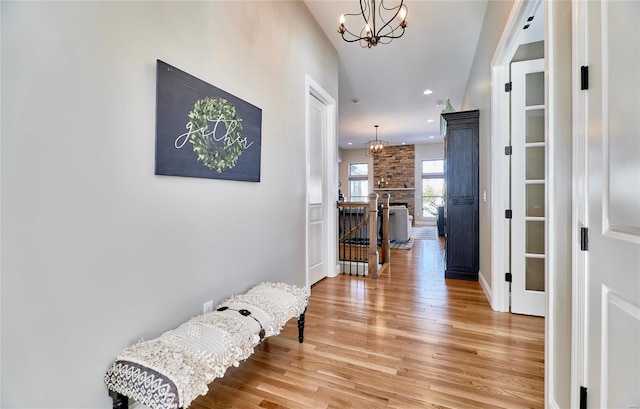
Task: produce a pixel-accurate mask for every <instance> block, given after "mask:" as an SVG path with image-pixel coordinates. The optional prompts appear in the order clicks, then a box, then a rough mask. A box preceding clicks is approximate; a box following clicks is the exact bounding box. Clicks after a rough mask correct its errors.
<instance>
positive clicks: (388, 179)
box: [373, 145, 416, 221]
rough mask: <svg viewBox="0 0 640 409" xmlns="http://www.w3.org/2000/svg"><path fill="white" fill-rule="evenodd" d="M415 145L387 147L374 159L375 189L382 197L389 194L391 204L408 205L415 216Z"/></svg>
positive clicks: (414, 218) (410, 212)
mask: <svg viewBox="0 0 640 409" xmlns="http://www.w3.org/2000/svg"><path fill="white" fill-rule="evenodd" d="M415 154H416V151H415V145H398V146H385V148H384V149H383V150H382V152H380V153H376V154H375V155H374V157H373V188H374V191H375V192H376V193H377V194H379V195H382V194H383V193H385V192H388V193H389V194H390V195H391V200H390V202H391V203H398V204H400V203H402V204H407V208H408V209H409V214H410V215H412V216H413V220H414V221H415V220H416V214H415V198H414V197H415V187H416V186H415V184H416V180H415V156H416V155H415Z"/></svg>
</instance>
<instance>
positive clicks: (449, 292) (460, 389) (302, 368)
mask: <svg viewBox="0 0 640 409" xmlns="http://www.w3.org/2000/svg"><path fill="white" fill-rule="evenodd" d="M391 259H392V264H391V269H390V271H385V272H384V273H383V275H382V276H381V277H380V278H379V279H378V280H375V279H370V278H362V277H358V278H356V277H349V276H339V277H336V278H330V279H325V280H323V281H321V282H319V283H318V284H317V285H315V286H314V287H313V288H312V291H311V297H310V299H309V307H308V310H307V315H306V330H305V342H304V343H303V344H298V341H297V327H296V322H295V321H296V320H295V319H292V320H290V321H289V322H288V323H287V325H286V326H285V328H284V330H283V332H282V334H280V335H279V336H277V337H271V338H269V339H267V340H266V341H265V342H264V344H263V345H262V350H257V351H256V352H255V353H254V354H253V355H252V356H251V358H249V359H248V360H247V361H246V362H243V363H241V364H240V367H238V368H230V369H229V370H228V371H227V374H226V375H225V376H224V378H221V379H217V380H216V381H214V382H213V383H212V384H211V385H210V388H209V393H208V394H207V395H206V396H202V397H200V398H198V399H197V400H195V401H194V402H193V403H192V405H191V407H192V408H193V409H203V408H368V409H371V408H382V407H388V408H455V409H462V408H509V409H511V408H542V407H543V406H544V405H543V395H544V320H543V319H542V318H535V317H527V316H519V315H513V314H508V313H496V312H493V311H492V310H491V308H490V307H489V304H488V302H487V300H486V298H485V296H484V294H483V292H482V289H481V288H480V286H479V285H478V283H477V282H467V281H461V280H445V279H444V278H443V249H442V242H441V240H440V239H438V240H416V242H415V245H414V247H413V249H412V250H410V251H407V250H392V254H391Z"/></svg>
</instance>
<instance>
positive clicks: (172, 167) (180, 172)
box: [155, 60, 262, 182]
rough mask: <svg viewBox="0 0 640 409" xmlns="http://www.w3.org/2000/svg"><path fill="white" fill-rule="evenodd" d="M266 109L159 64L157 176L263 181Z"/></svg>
mask: <svg viewBox="0 0 640 409" xmlns="http://www.w3.org/2000/svg"><path fill="white" fill-rule="evenodd" d="M261 127H262V110H261V109H260V108H258V107H256V106H254V105H252V104H250V103H248V102H246V101H243V100H242V99H240V98H238V97H235V96H233V95H231V94H229V93H228V92H225V91H223V90H221V89H219V88H217V87H215V86H213V85H211V84H209V83H207V82H205V81H202V80H200V79H198V78H196V77H194V76H192V75H190V74H187V73H186V72H184V71H181V70H179V69H177V68H176V67H173V66H171V65H169V64H167V63H165V62H163V61H160V60H158V61H157V78H156V171H155V173H156V175H169V176H185V177H196V178H208V179H226V180H239V181H246V182H259V181H260V147H261V139H262V134H261Z"/></svg>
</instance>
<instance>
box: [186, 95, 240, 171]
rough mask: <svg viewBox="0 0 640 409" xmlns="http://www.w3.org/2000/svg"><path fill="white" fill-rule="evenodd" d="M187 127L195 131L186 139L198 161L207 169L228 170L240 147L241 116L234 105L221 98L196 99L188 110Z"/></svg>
mask: <svg viewBox="0 0 640 409" xmlns="http://www.w3.org/2000/svg"><path fill="white" fill-rule="evenodd" d="M189 119H190V123H191V128H190V129H194V130H197V131H196V132H194V133H192V134H191V138H190V139H189V141H190V142H191V143H192V144H193V151H194V152H195V153H196V155H198V161H199V162H200V163H202V165H204V166H206V167H207V168H208V169H209V170H215V171H216V172H218V173H222V172H223V171H224V170H225V169H232V168H233V167H234V166H236V164H237V163H238V158H239V157H240V155H241V154H242V151H243V150H244V148H243V145H242V143H240V142H239V141H240V140H241V137H242V118H240V117H239V116H238V114H237V113H236V108H235V107H234V106H233V105H231V104H230V103H229V101H227V100H226V99H223V98H210V97H207V98H204V99H199V100H198V101H196V103H195V104H194V105H193V110H192V111H191V112H189Z"/></svg>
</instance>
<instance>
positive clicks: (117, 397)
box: [109, 391, 129, 409]
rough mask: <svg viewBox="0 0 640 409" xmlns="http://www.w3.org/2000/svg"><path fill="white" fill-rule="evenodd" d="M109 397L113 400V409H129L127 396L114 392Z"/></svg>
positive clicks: (110, 392)
mask: <svg viewBox="0 0 640 409" xmlns="http://www.w3.org/2000/svg"><path fill="white" fill-rule="evenodd" d="M109 396H111V399H113V409H129V398H127V397H126V396H124V395H122V394H120V393H118V392H114V391H109Z"/></svg>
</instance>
